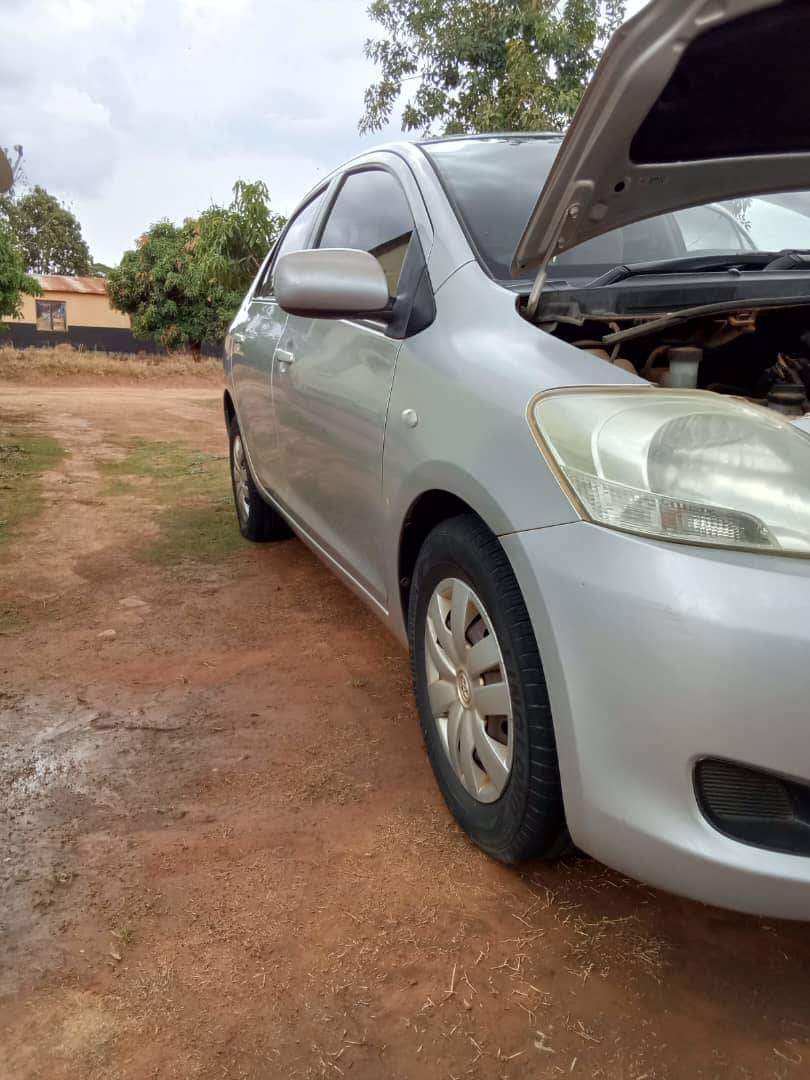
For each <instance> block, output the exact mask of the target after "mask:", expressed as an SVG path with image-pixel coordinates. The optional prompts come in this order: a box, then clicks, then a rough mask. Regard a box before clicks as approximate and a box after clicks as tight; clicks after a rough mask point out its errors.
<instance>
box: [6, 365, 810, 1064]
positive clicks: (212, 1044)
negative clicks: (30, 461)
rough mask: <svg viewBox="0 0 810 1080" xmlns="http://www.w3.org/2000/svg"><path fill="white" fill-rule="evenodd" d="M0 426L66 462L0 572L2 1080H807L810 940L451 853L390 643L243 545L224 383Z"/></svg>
mask: <svg viewBox="0 0 810 1080" xmlns="http://www.w3.org/2000/svg"><path fill="white" fill-rule="evenodd" d="M3 425H5V427H6V428H9V427H10V428H13V429H14V431H30V432H35V433H39V434H49V435H51V436H53V437H54V438H55V439H56V440H57V441H58V442H59V443H60V444H61V445H62V447H64V449H65V451H66V455H65V456H64V457H63V458H62V459H61V461H59V463H58V464H57V465H56V467H55V468H53V469H52V470H51V471H49V472H47V473H45V474H44V476H43V479H42V493H41V507H40V512H39V513H38V514H37V515H36V516H30V517H29V518H27V519H26V520H25V521H23V522H22V523H21V524H20V525H19V527H18V528H17V531H16V533H15V535H14V536H13V537H12V538H11V539H10V540H9V541H7V542H6V543H5V544H3V545H2V546H0V769H1V770H2V773H1V775H0V791H2V793H3V803H4V804H5V805H4V806H3V813H2V818H1V819H0V1076H2V1077H3V1078H4V1080H5V1078H7V1077H8V1078H10V1077H14V1078H15V1080H35V1078H36V1080H59V1078H70V1080H76V1078H81V1080H84V1078H88V1080H117V1078H127V1080H129V1078H156V1077H157V1078H162V1077H171V1078H180V1080H185V1078H198V1077H199V1078H211V1080H214V1078H229V1080H230V1078H233V1080H236V1078H248V1077H250V1078H269V1077H291V1078H292V1077H298V1078H308V1077H326V1078H332V1080H335V1078H338V1077H341V1076H348V1077H355V1078H358V1080H360V1078H367V1080H376V1078H382V1077H390V1078H412V1077H413V1078H416V1077H420V1078H422V1077H424V1078H429V1080H433V1078H437V1080H438V1078H441V1080H448V1078H457V1080H461V1078H462V1077H474V1078H490V1077H493V1078H501V1077H502V1078H505V1080H520V1078H529V1077H531V1078H533V1080H534V1078H546V1077H548V1078H551V1077H568V1076H572V1077H594V1078H596V1077H601V1078H627V1080H653V1078H656V1080H660V1078H680V1077H684V1078H695V1077H705V1078H709V1077H723V1078H725V1077H728V1078H740V1080H742V1078H760V1077H768V1078H770V1077H773V1078H780V1080H782V1078H792V1077H805V1076H810V932H809V931H808V928H807V927H806V926H803V925H793V924H786V923H775V922H772V921H763V920H759V919H753V918H743V917H740V916H737V915H733V914H729V913H726V912H722V911H718V910H715V909H710V908H706V907H702V906H700V905H698V904H694V903H690V902H687V901H683V900H679V899H675V898H673V897H671V896H667V895H664V894H661V893H659V892H656V891H654V890H651V889H649V888H647V887H646V886H644V885H641V884H638V883H635V882H632V881H628V880H626V879H624V878H622V877H621V876H619V875H617V874H615V873H613V872H612V871H609V870H607V869H606V868H605V867H604V866H602V865H600V864H599V863H596V862H594V861H592V860H589V859H587V858H585V857H575V858H572V859H570V860H567V861H565V862H562V863H559V864H557V865H553V866H548V865H544V864H540V863H538V864H533V865H529V866H526V867H523V868H522V869H521V870H519V871H518V870H512V869H507V868H505V867H502V866H499V865H497V864H495V863H493V862H491V861H490V860H488V859H487V858H486V857H485V856H483V855H482V854H480V853H479V852H478V851H477V850H476V849H474V848H473V847H472V846H471V845H470V844H469V843H468V842H467V841H466V839H465V838H464V836H463V835H461V833H460V832H459V831H458V829H457V828H456V827H455V826H454V824H453V823H452V821H451V820H450V818H449V816H448V814H447V812H446V811H445V808H444V806H443V803H442V802H441V799H440V797H439V795H438V792H437V789H436V787H435V785H434V782H433V779H432V777H431V773H430V769H429V766H428V763H427V759H426V757H425V754H424V751H423V749H422V745H421V740H420V735H419V731H418V726H417V721H416V717H415V714H414V708H413V704H412V701H411V696H410V692H409V675H408V666H407V659H406V656H405V655H404V653H403V651H402V650H401V649H400V647H399V646H398V645H397V644H396V643H395V642H394V641H393V640H391V639H390V638H389V637H387V636H386V634H385V632H382V631H381V629H380V627H379V626H378V624H377V623H376V621H375V620H374V618H373V616H372V615H371V614H369V613H367V612H366V610H365V609H364V608H363V607H362V606H361V605H360V603H359V602H358V601H357V600H355V599H354V598H353V597H352V596H351V595H350V594H349V593H348V592H347V591H345V590H344V588H343V587H342V586H341V585H340V584H339V583H338V582H337V581H336V580H335V579H334V578H333V577H332V576H331V575H330V574H329V572H328V571H327V570H326V569H325V568H324V567H323V566H321V564H320V563H319V562H318V561H317V560H316V559H315V558H314V557H313V556H312V555H311V554H310V553H309V552H308V551H307V550H306V549H305V548H304V547H303V545H302V544H301V543H300V542H298V541H297V540H289V541H285V542H283V543H280V544H277V545H265V546H251V545H249V544H247V543H243V542H242V541H241V540H239V539H238V538H236V537H235V535H234V534H235V530H236V526H235V524H234V523H233V520H232V517H231V510H230V508H229V507H227V506H226V503H227V498H228V492H227V487H226V473H225V468H226V465H225V455H226V443H225V439H224V431H223V424H222V419H221V410H220V408H219V389H218V387H217V386H216V384H215V383H214V382H213V381H206V382H204V383H202V384H201V383H200V382H199V381H198V382H197V383H196V384H190V383H186V384H185V385H176V386H171V385H166V384H163V383H161V381H160V380H153V381H152V383H150V384H149V385H144V384H137V385H136V384H132V385H109V384H105V383H100V384H99V385H96V386H90V385H72V384H70V383H69V382H62V383H60V384H58V385H47V384H44V383H43V382H42V381H39V382H37V383H35V384H31V385H25V384H24V383H21V382H19V381H15V382H13V383H12V382H7V383H5V384H0V426H3ZM167 446H169V447H170V448H173V449H170V450H167V449H166V447H167ZM161 447H162V449H161ZM178 447H179V449H178ZM150 454H153V457H151V458H150V457H149V455H150ZM161 454H163V457H162V458H161V457H160V455H161ZM183 454H185V455H187V458H184V457H183ZM154 455H157V456H154ZM158 459H159V460H158ZM155 462H157V464H155ZM161 462H162V464H161ZM167 462H168V464H167ZM178 462H180V464H179V465H178V464H177V463H178ZM184 462H186V464H183V463H184ZM172 463H173V464H172ZM201 463H202V464H201ZM173 470H174V471H173ZM205 470H209V473H208V474H206V475H210V477H211V482H210V483H208V482H206V483H205V484H202V485H199V484H198V478H199V475H200V473H201V471H203V472H204V471H205ZM186 476H187V477H188V478H189V479H188V482H189V483H192V479H193V483H194V484H198V487H197V488H195V491H197V495H196V496H195V499H196V501H195V503H194V505H193V506H192V507H191V508H190V510H189V513H190V514H191V515H192V516H191V517H189V519H188V520H189V521H192V525H193V527H192V526H189V529H190V531H188V532H187V533H182V532H181V533H177V534H175V533H171V523H170V522H169V521H168V519H167V517H166V511H167V505H168V504H169V503H170V502H171V499H174V498H177V497H179V495H178V493H180V494H182V492H181V488H180V486H178V485H182V483H184V477H186ZM178 478H179V479H178ZM2 496H3V492H2V490H0V506H1V505H2ZM223 508H225V509H223ZM225 512H227V515H228V516H227V525H226V526H223V524H222V522H223V520H224V519H223V518H222V515H223V514H224V513H225ZM193 515H197V517H194V516H193ZM200 515H202V516H203V517H205V515H208V517H207V518H205V521H204V522H203V524H202V525H200V521H201V520H202V518H201V517H200ZM217 515H218V516H217ZM2 516H3V515H2V513H0V518H2ZM192 519H193V520H192ZM209 519H210V520H209ZM194 522H196V523H197V524H196V525H194V524H193V523H194ZM203 526H204V527H203ZM197 527H199V528H200V532H199V536H200V537H202V539H201V540H200V541H199V546H198V545H197V542H196V540H195V536H197V534H196V533H195V532H194V528H197ZM223 527H224V528H225V529H226V531H225V532H224V533H220V532H218V531H217V530H219V529H222V528H223ZM162 530H164V531H165V530H168V532H166V536H164V537H163V539H161V537H162V536H163V532H162ZM206 530H207V531H206ZM166 537H168V539H166ZM149 545H151V547H150V546H149ZM161 545H162V546H161ZM111 631H114V634H113V633H111ZM99 635H102V636H99Z"/></svg>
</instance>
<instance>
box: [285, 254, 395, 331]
mask: <svg viewBox="0 0 810 1080" xmlns="http://www.w3.org/2000/svg"><path fill="white" fill-rule="evenodd" d="M273 291H274V293H275V295H276V299H277V300H278V302H279V305H280V307H281V308H282V309H283V310H284V311H286V312H288V313H289V314H290V315H307V316H309V317H310V318H315V319H344V318H346V317H348V316H354V317H360V316H367V317H371V318H375V319H387V318H389V317H390V314H391V298H390V297H389V295H388V282H387V281H386V280H385V274H384V273H383V269H382V267H381V266H380V264H379V262H378V261H377V260H376V259H375V258H374V256H373V255H370V254H369V253H368V252H367V251H354V250H352V249H350V248H317V249H315V250H314V251H291V252H290V253H289V255H282V256H281V258H280V259H279V260H278V263H277V264H276V266H275V269H274V271H273Z"/></svg>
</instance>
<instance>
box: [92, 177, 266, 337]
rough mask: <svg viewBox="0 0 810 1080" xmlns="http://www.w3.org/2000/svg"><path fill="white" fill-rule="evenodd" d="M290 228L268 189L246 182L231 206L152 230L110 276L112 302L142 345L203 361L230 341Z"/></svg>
mask: <svg viewBox="0 0 810 1080" xmlns="http://www.w3.org/2000/svg"><path fill="white" fill-rule="evenodd" d="M283 224H284V219H283V218H282V217H281V216H280V215H278V214H275V213H274V212H273V211H272V209H271V207H270V196H269V192H268V190H267V187H266V185H265V184H263V183H261V182H257V183H254V184H249V183H245V182H244V181H239V182H238V183H237V184H236V185H235V186H234V197H233V201H232V202H231V204H230V206H227V207H222V206H212V207H210V208H209V209H208V210H206V211H204V212H203V213H202V214H201V215H200V217H199V218H186V220H185V221H184V222H183V224H182V225H180V226H177V225H173V224H172V223H171V222H169V221H160V222H158V223H157V224H156V225H153V226H152V227H151V228H150V229H149V230H147V232H146V233H144V235H143V236H142V237H141V238H140V240H139V241H138V245H137V247H136V248H135V249H134V250H131V251H127V252H125V253H124V256H123V258H122V259H121V263H120V265H119V266H117V267H115V268H114V269H112V270H110V271H109V275H108V277H107V288H108V290H109V295H110V299H111V300H112V303H113V305H114V306H115V307H116V308H118V310H119V311H123V312H126V313H127V314H128V315H129V316H130V317H131V320H132V329H133V331H134V332H135V334H136V335H137V336H138V337H143V338H147V339H149V340H152V341H155V342H157V344H159V345H161V346H162V347H163V348H165V349H189V350H190V351H191V352H194V353H199V352H200V350H201V348H202V346H203V344H205V343H206V342H207V343H210V344H216V343H218V342H220V341H221V340H222V338H223V337H224V336H225V332H226V330H227V328H228V324H229V323H230V321H231V319H232V318H233V316H234V314H235V313H236V309H237V308H238V307H239V304H240V303H241V301H242V297H243V296H244V294H245V291H246V290H247V287H248V285H249V284H250V282H251V281H252V280H253V277H254V276H255V274H256V272H257V270H258V269H259V267H260V265H261V263H262V261H263V260H264V258H265V256H266V255H267V252H268V251H269V249H270V247H271V246H272V244H273V241H274V240H275V237H276V235H277V234H278V231H279V229H280V228H281V227H282V226H283Z"/></svg>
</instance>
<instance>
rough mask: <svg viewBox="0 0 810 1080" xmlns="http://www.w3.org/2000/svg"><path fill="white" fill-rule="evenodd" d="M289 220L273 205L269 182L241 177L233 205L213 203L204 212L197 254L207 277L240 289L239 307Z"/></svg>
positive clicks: (204, 276)
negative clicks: (250, 180)
mask: <svg viewBox="0 0 810 1080" xmlns="http://www.w3.org/2000/svg"><path fill="white" fill-rule="evenodd" d="M285 223H286V218H284V217H282V215H281V214H277V213H275V211H274V210H273V209H272V207H271V205H270V192H269V191H268V189H267V184H265V183H264V182H263V181H261V180H257V181H255V182H253V183H247V182H246V181H244V180H237V182H236V183H235V184H234V186H233V199H232V201H231V204H230V206H226V207H222V206H212V207H211V208H210V209H208V210H206V211H205V212H204V213H203V214H201V215H200V219H199V239H198V242H197V255H198V258H199V260H200V271H201V273H202V275H203V279H204V280H207V281H209V282H211V283H215V284H218V285H222V286H223V287H224V288H227V289H230V290H231V291H232V292H235V293H238V294H239V299H238V300H237V302H236V307H238V306H239V302H240V301H241V299H242V297H243V296H244V294H245V292H246V291H247V288H248V286H249V285H250V283H251V281H253V278H254V277H255V276H256V274H257V272H258V270H259V267H260V266H261V264H262V262H263V261H264V258H265V256H266V255H267V252H268V251H269V250H270V248H271V247H272V246H273V243H274V241H275V239H276V237H277V236H278V234H279V232H281V230H282V229H283V228H284V225H285ZM234 310H236V309H235V308H234Z"/></svg>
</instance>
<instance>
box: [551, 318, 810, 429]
mask: <svg viewBox="0 0 810 1080" xmlns="http://www.w3.org/2000/svg"><path fill="white" fill-rule="evenodd" d="M544 329H546V330H548V331H549V332H550V333H553V334H554V336H555V337H558V338H561V339H563V340H564V341H567V342H568V343H569V344H570V345H573V346H574V347H575V348H580V349H584V350H587V351H588V352H590V353H593V354H594V355H596V356H599V357H600V358H602V359H604V361H605V362H606V363H609V364H614V365H616V366H617V367H621V368H622V369H624V370H626V371H629V372H632V373H633V374H636V375H639V376H641V377H642V378H644V379H647V380H648V381H649V382H651V383H655V384H657V385H659V386H666V387H680V388H684V389H686V388H690V389H699V390H710V391H714V392H715V393H718V394H731V395H734V396H736V397H744V398H747V399H748V400H750V401H752V402H754V403H756V404H758V405H762V406H764V407H766V408H769V409H774V410H776V411H778V412H781V413H783V414H784V415H786V416H791V417H796V416H804V415H805V414H806V413H810V308H809V307H808V306H806V305H790V306H779V307H771V306H769V307H765V308H762V309H757V308H750V307H749V308H743V307H740V308H738V309H734V310H725V311H723V312H722V313H719V314H718V313H711V314H698V315H695V316H694V317H692V318H686V319H684V318H681V317H678V316H672V317H667V316H662V317H658V318H646V319H635V320H633V319H628V318H627V316H623V317H617V318H615V319H614V318H612V317H611V316H609V315H606V316H604V317H600V316H598V315H588V316H587V317H586V318H584V319H581V320H580V319H577V320H573V319H572V320H568V319H563V320H560V321H555V322H554V323H553V324H548V323H546V324H545V325H544Z"/></svg>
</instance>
